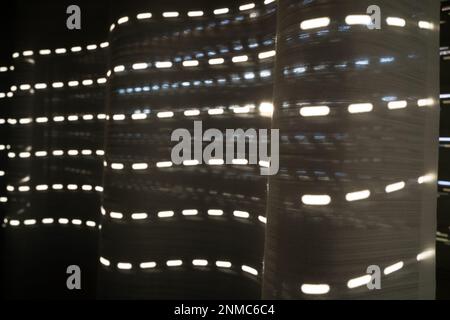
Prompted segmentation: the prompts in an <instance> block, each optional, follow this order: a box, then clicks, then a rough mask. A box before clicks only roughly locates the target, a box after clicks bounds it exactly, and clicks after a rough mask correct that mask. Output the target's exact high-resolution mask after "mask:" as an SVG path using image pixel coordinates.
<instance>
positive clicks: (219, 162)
mask: <svg viewBox="0 0 450 320" xmlns="http://www.w3.org/2000/svg"><path fill="white" fill-rule="evenodd" d="M224 163H225V161H223V159H209V160H208V164H209V165H210V166H221V165H223V164H224Z"/></svg>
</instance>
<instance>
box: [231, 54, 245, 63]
mask: <svg viewBox="0 0 450 320" xmlns="http://www.w3.org/2000/svg"><path fill="white" fill-rule="evenodd" d="M231 61H233V63H240V62H246V61H248V56H246V55H244V56H236V57H233V58H232V59H231Z"/></svg>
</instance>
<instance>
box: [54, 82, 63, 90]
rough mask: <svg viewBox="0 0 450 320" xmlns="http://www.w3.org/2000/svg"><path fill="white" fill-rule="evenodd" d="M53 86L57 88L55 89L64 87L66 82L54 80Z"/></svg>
mask: <svg viewBox="0 0 450 320" xmlns="http://www.w3.org/2000/svg"><path fill="white" fill-rule="evenodd" d="M52 87H53V88H55V89H58V88H62V87H64V83H62V82H53V83H52Z"/></svg>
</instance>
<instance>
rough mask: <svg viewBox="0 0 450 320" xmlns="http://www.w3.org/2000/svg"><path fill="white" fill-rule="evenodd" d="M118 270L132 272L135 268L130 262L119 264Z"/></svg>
mask: <svg viewBox="0 0 450 320" xmlns="http://www.w3.org/2000/svg"><path fill="white" fill-rule="evenodd" d="M117 268H118V269H120V270H131V269H132V268H133V265H132V264H131V263H128V262H119V263H118V264H117Z"/></svg>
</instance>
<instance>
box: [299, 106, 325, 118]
mask: <svg viewBox="0 0 450 320" xmlns="http://www.w3.org/2000/svg"><path fill="white" fill-rule="evenodd" d="M300 114H301V115H302V116H303V117H322V116H327V115H329V114H330V108H329V107H327V106H312V107H303V108H301V109H300Z"/></svg>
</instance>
